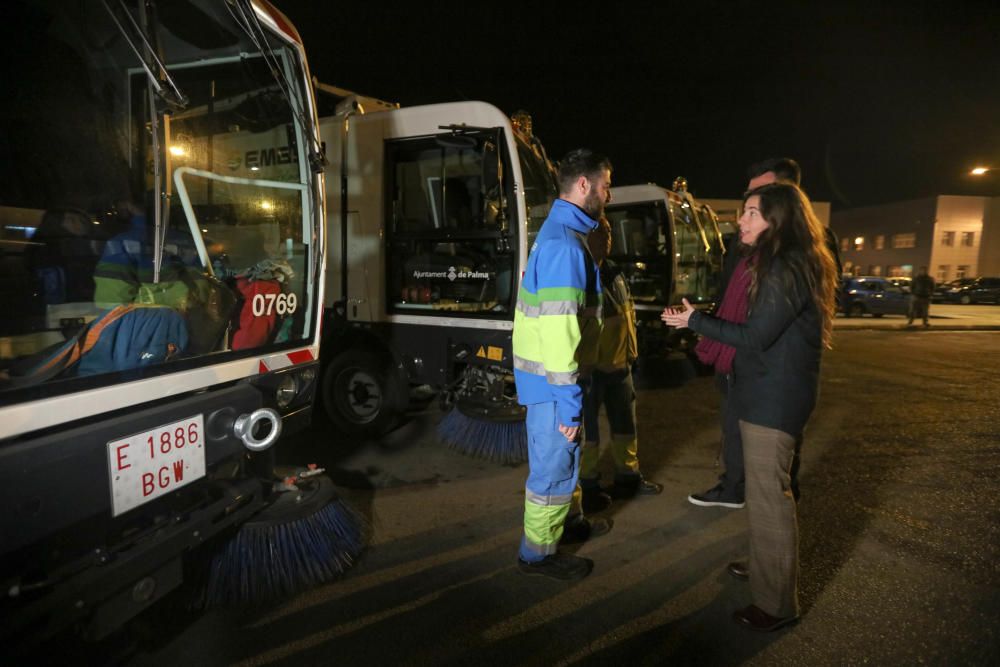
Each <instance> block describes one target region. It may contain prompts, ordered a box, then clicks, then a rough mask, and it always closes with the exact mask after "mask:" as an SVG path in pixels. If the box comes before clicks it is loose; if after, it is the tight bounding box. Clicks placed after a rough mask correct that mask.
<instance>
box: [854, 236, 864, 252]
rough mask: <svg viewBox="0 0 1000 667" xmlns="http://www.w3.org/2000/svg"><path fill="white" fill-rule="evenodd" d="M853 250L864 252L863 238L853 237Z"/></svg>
mask: <svg viewBox="0 0 1000 667" xmlns="http://www.w3.org/2000/svg"><path fill="white" fill-rule="evenodd" d="M854 249H855V250H864V249H865V237H864V236H858V237H855V239H854Z"/></svg>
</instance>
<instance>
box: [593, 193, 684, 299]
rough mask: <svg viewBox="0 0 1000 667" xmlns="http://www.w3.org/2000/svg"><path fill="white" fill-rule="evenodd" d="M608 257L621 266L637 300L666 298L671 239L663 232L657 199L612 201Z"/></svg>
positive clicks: (662, 211) (663, 215)
mask: <svg viewBox="0 0 1000 667" xmlns="http://www.w3.org/2000/svg"><path fill="white" fill-rule="evenodd" d="M607 216H608V221H609V222H610V223H611V239H612V240H611V255H610V257H611V259H612V260H613V261H615V262H616V263H617V264H618V265H619V266H620V267H621V269H622V272H623V273H624V275H625V278H626V280H628V282H629V288H630V290H631V292H632V298H633V299H634V300H635V301H636V302H637V303H657V302H663V301H666V299H667V297H668V296H669V295H668V294H666V290H667V289H668V286H669V284H670V280H669V279H670V267H671V266H672V263H671V262H670V249H671V247H672V244H671V242H670V241H669V240H668V239H667V236H666V234H665V232H664V230H665V229H669V226H668V225H666V224H665V223H666V211H665V209H664V206H663V203H662V202H660V201H650V202H639V203H635V204H620V205H615V204H612V205H611V206H609V207H608V208H607Z"/></svg>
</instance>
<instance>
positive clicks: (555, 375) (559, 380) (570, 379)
mask: <svg viewBox="0 0 1000 667" xmlns="http://www.w3.org/2000/svg"><path fill="white" fill-rule="evenodd" d="M579 377H580V373H579V372H577V371H562V372H557V371H545V379H546V381H548V383H549V384H555V385H565V384H576V381H577V379H578V378H579Z"/></svg>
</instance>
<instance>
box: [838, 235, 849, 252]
mask: <svg viewBox="0 0 1000 667" xmlns="http://www.w3.org/2000/svg"><path fill="white" fill-rule="evenodd" d="M850 249H851V239H849V238H847V237H846V236H845V237H844V238H842V239H840V252H847V251H848V250H850Z"/></svg>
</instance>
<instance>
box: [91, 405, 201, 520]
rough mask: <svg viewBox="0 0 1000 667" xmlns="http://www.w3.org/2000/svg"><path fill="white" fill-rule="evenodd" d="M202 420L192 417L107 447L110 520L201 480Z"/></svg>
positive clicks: (137, 434) (115, 442)
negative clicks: (109, 477)
mask: <svg viewBox="0 0 1000 667" xmlns="http://www.w3.org/2000/svg"><path fill="white" fill-rule="evenodd" d="M202 417H203V416H202V415H195V416H193V417H188V418H187V419H181V420H180V421H176V422H173V423H172V424H164V425H163V426H159V427H157V428H154V429H153V430H151V431H146V432H144V433H136V434H135V435H132V436H129V437H127V438H122V439H121V440H114V441H112V442H109V443H108V467H109V469H110V471H111V514H112V516H118V515H119V514H122V513H124V512H127V511H129V510H131V509H134V508H136V507H138V506H139V505H142V504H143V503H148V502H150V501H151V500H155V499H156V498H159V497H160V496H162V495H165V494H167V493H170V492H171V491H174V490H175V489H179V488H181V487H182V486H184V485H185V484H190V483H191V482H193V481H194V480H196V479H198V478H200V477H204V476H205V443H204V434H205V426H204V419H203V418H202Z"/></svg>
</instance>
